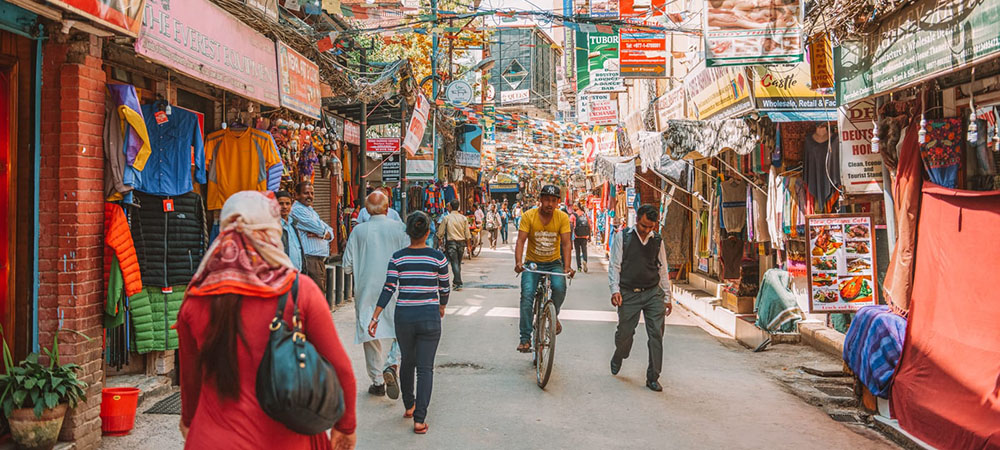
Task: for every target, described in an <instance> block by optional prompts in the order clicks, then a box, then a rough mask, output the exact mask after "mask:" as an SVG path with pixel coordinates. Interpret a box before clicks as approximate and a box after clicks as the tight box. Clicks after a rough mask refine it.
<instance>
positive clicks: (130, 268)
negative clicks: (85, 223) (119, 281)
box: [104, 203, 142, 295]
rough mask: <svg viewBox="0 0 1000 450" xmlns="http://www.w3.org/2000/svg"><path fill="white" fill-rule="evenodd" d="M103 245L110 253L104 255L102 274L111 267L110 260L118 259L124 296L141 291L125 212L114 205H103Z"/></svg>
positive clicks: (137, 265)
mask: <svg viewBox="0 0 1000 450" xmlns="http://www.w3.org/2000/svg"><path fill="white" fill-rule="evenodd" d="M104 244H105V245H107V246H108V247H109V248H110V249H111V252H110V253H109V252H105V254H104V266H105V270H104V273H105V275H107V274H108V273H109V270H110V266H111V258H112V257H115V258H117V259H118V264H119V267H120V268H121V271H122V278H123V280H124V283H125V295H134V294H135V293H137V292H139V291H140V290H142V277H141V276H140V268H139V260H138V258H137V257H136V254H135V244H134V243H133V241H132V233H131V230H129V226H128V219H126V218H125V211H124V210H123V209H122V207H121V206H119V205H117V204H115V203H105V204H104Z"/></svg>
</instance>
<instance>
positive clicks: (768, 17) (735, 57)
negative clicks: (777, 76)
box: [702, 0, 805, 67]
mask: <svg viewBox="0 0 1000 450" xmlns="http://www.w3.org/2000/svg"><path fill="white" fill-rule="evenodd" d="M758 3H759V2H758V1H756V0H735V1H732V2H723V1H721V0H708V1H706V2H705V11H704V14H702V17H703V20H704V27H705V31H704V36H705V61H706V64H707V65H708V67H716V66H748V65H756V64H788V63H796V62H800V61H802V57H803V51H802V46H803V42H802V21H803V7H802V6H803V3H805V2H804V1H802V0H774V1H773V2H771V1H768V2H765V5H763V6H758V5H757V4H758Z"/></svg>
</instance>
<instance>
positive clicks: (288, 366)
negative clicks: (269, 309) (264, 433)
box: [256, 275, 344, 435]
mask: <svg viewBox="0 0 1000 450" xmlns="http://www.w3.org/2000/svg"><path fill="white" fill-rule="evenodd" d="M289 291H290V292H291V296H292V305H293V311H294V312H293V314H292V327H291V329H289V326H288V323H287V322H285V321H283V320H282V319H281V316H282V314H283V313H284V312H285V302H286V300H288V295H289V294H288V292H286V293H284V294H282V295H281V297H279V298H278V310H277V311H276V312H275V313H274V319H273V320H272V321H271V325H270V327H269V328H270V331H271V336H270V338H269V339H268V342H267V348H266V349H265V350H264V357H263V358H262V359H261V360H260V367H258V368H257V386H256V388H257V402H258V403H260V407H261V409H263V410H264V412H265V413H267V415H268V416H270V417H271V418H272V419H274V420H276V421H278V422H281V423H282V424H284V425H285V426H286V427H288V429H290V430H292V431H294V432H296V433H299V434H305V435H313V434H319V433H322V432H324V431H326V430H328V429H330V428H331V427H332V426H333V424H334V423H336V422H337V420H339V419H340V417H341V416H342V415H344V392H343V390H342V389H341V386H340V380H339V379H338V378H337V372H336V371H335V370H334V369H333V365H331V364H330V362H329V361H327V360H326V359H325V358H323V356H322V355H320V354H319V353H318V352H317V351H316V348H315V347H313V346H312V344H310V343H309V341H307V340H306V335H305V333H303V332H302V321H301V320H300V318H299V303H298V293H299V278H298V275H296V276H295V282H294V283H293V284H292V288H291V289H289Z"/></svg>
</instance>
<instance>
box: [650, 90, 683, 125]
mask: <svg viewBox="0 0 1000 450" xmlns="http://www.w3.org/2000/svg"><path fill="white" fill-rule="evenodd" d="M686 103H687V101H686V100H685V99H684V88H683V87H682V86H678V87H676V88H674V89H673V90H671V91H670V92H667V93H666V94H664V95H663V96H661V97H660V98H658V99H656V130H657V131H664V130H666V129H667V122H668V121H670V120H673V119H683V118H684V105H685V104H686Z"/></svg>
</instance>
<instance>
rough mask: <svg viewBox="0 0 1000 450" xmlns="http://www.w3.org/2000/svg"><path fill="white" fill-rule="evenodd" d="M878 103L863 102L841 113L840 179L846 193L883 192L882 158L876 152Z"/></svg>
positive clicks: (850, 106)
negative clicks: (874, 147) (874, 149)
mask: <svg viewBox="0 0 1000 450" xmlns="http://www.w3.org/2000/svg"><path fill="white" fill-rule="evenodd" d="M874 119H875V103H874V102H873V101H871V100H861V101H857V102H854V103H851V104H850V105H849V106H847V107H844V108H841V109H840V110H839V120H838V121H837V129H838V130H840V179H841V182H842V183H843V185H844V191H845V193H846V194H881V193H882V155H880V154H879V153H877V152H873V151H872V136H873V135H874V134H875V133H874V131H875V124H874V122H873V120H874Z"/></svg>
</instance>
